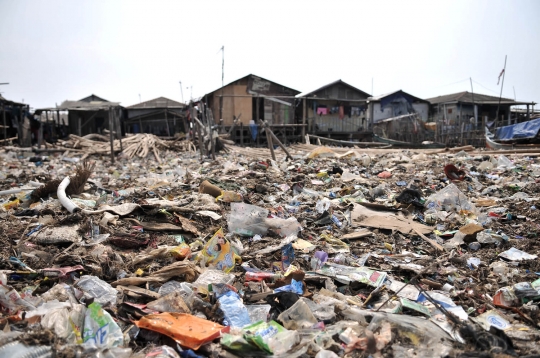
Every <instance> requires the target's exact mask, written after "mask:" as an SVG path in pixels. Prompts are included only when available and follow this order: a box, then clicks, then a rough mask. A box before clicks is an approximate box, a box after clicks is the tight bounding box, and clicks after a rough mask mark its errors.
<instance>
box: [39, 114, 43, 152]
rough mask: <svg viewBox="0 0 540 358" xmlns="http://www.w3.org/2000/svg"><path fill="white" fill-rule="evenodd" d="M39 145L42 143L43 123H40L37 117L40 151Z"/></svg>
mask: <svg viewBox="0 0 540 358" xmlns="http://www.w3.org/2000/svg"><path fill="white" fill-rule="evenodd" d="M41 143H43V123H42V122H41V115H40V116H39V129H38V148H40V149H41Z"/></svg>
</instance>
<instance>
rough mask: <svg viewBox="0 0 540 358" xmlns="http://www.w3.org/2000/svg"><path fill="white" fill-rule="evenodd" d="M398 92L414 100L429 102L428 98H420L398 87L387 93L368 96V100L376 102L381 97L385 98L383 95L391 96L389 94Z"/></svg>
mask: <svg viewBox="0 0 540 358" xmlns="http://www.w3.org/2000/svg"><path fill="white" fill-rule="evenodd" d="M398 92H402V93H405V94H406V95H407V96H410V97H412V98H414V99H416V100H417V101H419V102H429V100H425V99H422V98H420V97H416V96H413V95H412V94H410V93H407V92H405V91H403V90H400V89H399V90H397V91H394V92H389V93H385V94H381V95H378V96H373V97H369V98H368V99H369V100H370V101H375V102H377V101H380V100H381V99H383V98H385V97H388V96H391V95H393V94H396V93H398Z"/></svg>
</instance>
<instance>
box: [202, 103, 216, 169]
mask: <svg viewBox="0 0 540 358" xmlns="http://www.w3.org/2000/svg"><path fill="white" fill-rule="evenodd" d="M207 110H209V109H208V108H207V106H206V104H205V103H202V111H201V113H202V122H203V123H206V126H207V127H208V139H209V140H210V151H211V153H212V159H216V154H215V149H214V138H213V135H212V125H211V123H210V122H211V119H212V116H211V115H210V112H208V113H207V112H206V111H207Z"/></svg>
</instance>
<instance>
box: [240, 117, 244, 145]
mask: <svg viewBox="0 0 540 358" xmlns="http://www.w3.org/2000/svg"><path fill="white" fill-rule="evenodd" d="M240 146H242V147H243V146H244V123H242V122H240Z"/></svg>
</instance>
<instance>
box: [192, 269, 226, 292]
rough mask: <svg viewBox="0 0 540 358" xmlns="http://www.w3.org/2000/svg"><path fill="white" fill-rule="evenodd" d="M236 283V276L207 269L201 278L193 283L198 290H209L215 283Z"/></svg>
mask: <svg viewBox="0 0 540 358" xmlns="http://www.w3.org/2000/svg"><path fill="white" fill-rule="evenodd" d="M233 282H234V275H233V274H229V273H225V272H223V271H220V270H214V269H207V270H206V271H204V272H203V273H202V274H201V275H200V276H199V278H198V279H197V280H196V281H195V282H193V287H196V288H197V289H203V290H207V289H208V285H211V284H213V283H225V284H228V285H229V284H232V283H233Z"/></svg>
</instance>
